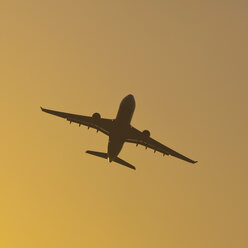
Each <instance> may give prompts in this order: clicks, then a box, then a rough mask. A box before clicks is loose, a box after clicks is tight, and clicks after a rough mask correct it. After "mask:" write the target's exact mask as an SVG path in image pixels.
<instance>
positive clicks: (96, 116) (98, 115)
mask: <svg viewBox="0 0 248 248" xmlns="http://www.w3.org/2000/svg"><path fill="white" fill-rule="evenodd" d="M92 117H93V118H94V119H97V120H98V119H100V118H101V115H100V114H99V113H94V114H93V115H92Z"/></svg>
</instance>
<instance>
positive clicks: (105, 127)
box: [41, 107, 113, 135]
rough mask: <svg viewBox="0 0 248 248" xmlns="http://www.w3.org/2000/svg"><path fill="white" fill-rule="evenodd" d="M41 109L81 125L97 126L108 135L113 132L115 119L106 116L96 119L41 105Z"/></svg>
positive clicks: (96, 127)
mask: <svg viewBox="0 0 248 248" xmlns="http://www.w3.org/2000/svg"><path fill="white" fill-rule="evenodd" d="M41 110H42V111H43V112H45V113H48V114H52V115H55V116H58V117H61V118H64V119H66V120H67V121H69V122H74V123H77V124H79V125H84V126H87V127H91V128H95V129H97V130H99V131H100V132H102V133H104V134H106V135H109V133H110V132H111V130H112V128H113V120H111V119H105V118H99V119H95V118H93V117H91V116H84V115H77V114H70V113H66V112H60V111H55V110H51V109H45V108H42V107H41Z"/></svg>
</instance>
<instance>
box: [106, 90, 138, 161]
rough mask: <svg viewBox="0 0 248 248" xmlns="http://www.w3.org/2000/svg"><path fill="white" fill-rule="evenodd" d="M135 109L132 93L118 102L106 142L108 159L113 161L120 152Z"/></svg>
mask: <svg viewBox="0 0 248 248" xmlns="http://www.w3.org/2000/svg"><path fill="white" fill-rule="evenodd" d="M134 109H135V100H134V97H133V95H131V94H130V95H128V96H126V97H125V98H124V99H123V100H122V101H121V103H120V107H119V110H118V112H117V115H116V119H115V120H114V128H113V130H111V133H110V135H109V142H108V159H109V162H111V161H113V160H114V159H115V158H116V157H117V156H118V154H119V153H120V151H121V149H122V147H123V144H124V142H125V139H126V136H127V132H128V130H129V128H130V123H131V120H132V117H133V113H134Z"/></svg>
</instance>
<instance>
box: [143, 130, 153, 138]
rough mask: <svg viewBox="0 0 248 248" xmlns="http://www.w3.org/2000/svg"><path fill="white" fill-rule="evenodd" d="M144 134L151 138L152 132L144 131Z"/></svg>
mask: <svg viewBox="0 0 248 248" xmlns="http://www.w3.org/2000/svg"><path fill="white" fill-rule="evenodd" d="M143 134H144V135H145V136H148V137H150V135H151V133H150V131H148V130H144V131H143Z"/></svg>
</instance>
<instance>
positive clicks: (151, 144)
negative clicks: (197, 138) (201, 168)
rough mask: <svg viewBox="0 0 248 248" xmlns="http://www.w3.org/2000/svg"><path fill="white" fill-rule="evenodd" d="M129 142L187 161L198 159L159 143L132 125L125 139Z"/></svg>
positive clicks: (192, 161) (191, 161)
mask: <svg viewBox="0 0 248 248" xmlns="http://www.w3.org/2000/svg"><path fill="white" fill-rule="evenodd" d="M125 141H126V142H129V143H135V144H136V145H138V144H140V145H143V146H145V147H146V148H147V147H148V148H151V149H153V150H154V152H155V151H158V152H161V153H163V155H171V156H174V157H177V158H179V159H182V160H185V161H187V162H190V163H193V164H195V163H196V162H197V161H194V160H192V159H190V158H187V157H185V156H184V155H182V154H180V153H178V152H176V151H174V150H172V149H171V148H169V147H167V146H165V145H163V144H161V143H159V142H158V141H156V140H154V139H152V138H151V137H149V136H148V135H146V134H144V133H143V132H141V131H139V130H138V129H136V128H134V127H131V128H130V131H129V133H128V137H127V139H126V140H125Z"/></svg>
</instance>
